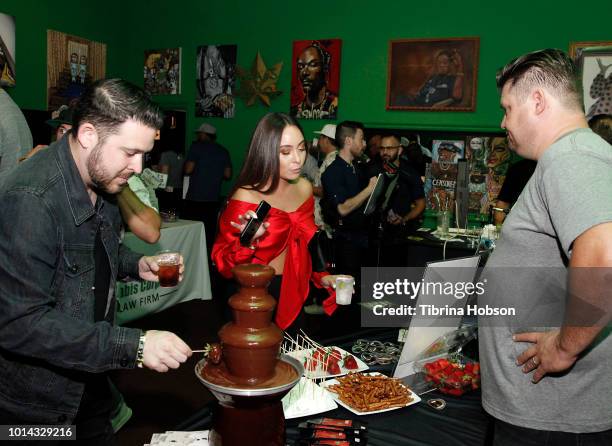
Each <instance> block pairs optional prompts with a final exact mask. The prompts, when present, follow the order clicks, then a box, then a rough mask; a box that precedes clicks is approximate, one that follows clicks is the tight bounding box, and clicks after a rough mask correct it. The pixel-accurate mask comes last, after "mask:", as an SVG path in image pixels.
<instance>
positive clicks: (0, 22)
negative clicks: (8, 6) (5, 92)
mask: <svg viewBox="0 0 612 446" xmlns="http://www.w3.org/2000/svg"><path fill="white" fill-rule="evenodd" d="M14 86H15V17H13V16H10V15H8V14H3V13H1V12H0V87H14Z"/></svg>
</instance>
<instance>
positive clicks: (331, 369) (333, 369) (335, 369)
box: [327, 362, 342, 375]
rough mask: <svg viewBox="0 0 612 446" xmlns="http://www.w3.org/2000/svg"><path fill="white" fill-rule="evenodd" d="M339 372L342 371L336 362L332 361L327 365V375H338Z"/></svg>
mask: <svg viewBox="0 0 612 446" xmlns="http://www.w3.org/2000/svg"><path fill="white" fill-rule="evenodd" d="M340 373H342V372H341V371H340V366H339V365H338V363H337V362H332V363H331V364H329V365H328V366H327V374H328V375H339V374H340Z"/></svg>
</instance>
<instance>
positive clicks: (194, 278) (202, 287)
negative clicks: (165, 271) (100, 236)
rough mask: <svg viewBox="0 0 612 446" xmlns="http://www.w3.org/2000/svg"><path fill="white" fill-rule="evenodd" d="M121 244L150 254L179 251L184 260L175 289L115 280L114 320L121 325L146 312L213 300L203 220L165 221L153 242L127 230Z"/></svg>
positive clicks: (153, 283) (149, 283) (146, 282)
mask: <svg viewBox="0 0 612 446" xmlns="http://www.w3.org/2000/svg"><path fill="white" fill-rule="evenodd" d="M123 243H124V244H125V245H126V246H127V247H129V248H130V249H132V250H133V251H135V252H139V253H142V254H144V255H153V254H155V253H156V252H158V251H161V250H164V249H171V250H178V251H180V252H181V254H182V255H183V258H184V261H185V273H184V275H183V281H182V282H181V283H179V285H178V286H177V287H174V288H161V287H160V286H159V283H158V282H148V281H145V280H138V281H134V280H132V281H129V282H123V281H121V282H117V287H116V290H115V292H116V296H117V323H118V324H124V323H127V322H130V321H133V320H135V319H138V318H140V317H142V316H144V315H145V314H149V313H156V312H158V311H162V310H164V309H166V308H169V307H171V306H173V305H176V304H178V303H180V302H186V301H189V300H192V299H202V300H208V299H212V293H211V288H210V273H209V271H208V258H207V251H206V236H205V232H204V225H203V224H202V222H199V221H198V222H196V221H190V220H177V221H175V222H169V223H166V222H164V223H163V224H162V229H161V237H160V238H159V241H158V242H157V243H154V244H149V243H147V242H144V241H142V240H140V239H139V238H138V237H136V236H135V235H134V234H133V233H131V232H126V234H125V237H124V239H123Z"/></svg>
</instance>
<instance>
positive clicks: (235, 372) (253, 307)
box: [196, 264, 304, 446]
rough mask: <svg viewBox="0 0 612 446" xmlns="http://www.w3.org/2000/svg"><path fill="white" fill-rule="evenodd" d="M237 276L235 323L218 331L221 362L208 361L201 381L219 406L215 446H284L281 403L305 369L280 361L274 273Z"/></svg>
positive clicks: (201, 365) (260, 268)
mask: <svg viewBox="0 0 612 446" xmlns="http://www.w3.org/2000/svg"><path fill="white" fill-rule="evenodd" d="M232 272H233V273H234V277H235V278H236V280H237V281H238V283H239V284H240V290H239V291H238V293H236V294H235V295H233V296H232V297H231V298H230V300H229V305H230V307H231V308H232V317H233V322H229V323H227V324H225V325H224V326H223V328H221V330H220V331H219V338H220V339H221V347H222V360H221V362H220V363H219V364H213V363H212V362H211V361H209V360H207V359H203V360H201V361H200V362H198V364H197V365H196V375H197V377H198V379H200V381H202V383H203V384H204V385H205V386H206V387H208V388H209V389H210V391H211V392H212V393H213V395H215V397H216V398H217V400H218V401H219V406H218V407H217V409H216V410H215V415H214V417H213V429H212V431H211V435H210V444H211V445H213V446H234V445H235V446H238V445H241V446H242V445H247V444H248V445H250V446H259V445H261V446H264V445H265V446H276V445H278V446H283V445H284V444H285V442H284V420H285V418H284V415H283V408H282V404H281V399H282V398H283V396H284V395H285V394H287V392H289V390H291V388H292V387H293V386H295V385H296V384H297V383H298V381H299V380H300V377H301V375H302V373H303V372H304V367H303V366H302V364H301V363H300V362H299V361H298V360H296V359H295V358H292V357H289V356H286V355H283V356H282V357H281V358H280V359H279V351H280V344H281V341H282V339H283V332H282V331H281V330H280V329H279V328H278V327H277V326H276V325H274V324H273V323H272V313H273V311H274V307H275V306H276V301H275V300H274V298H273V297H272V296H270V295H269V294H268V292H267V286H268V284H269V283H270V281H271V280H272V278H273V277H274V269H272V268H271V267H269V266H266V265H257V264H247V265H238V266H236V267H235V268H234V269H233V270H232Z"/></svg>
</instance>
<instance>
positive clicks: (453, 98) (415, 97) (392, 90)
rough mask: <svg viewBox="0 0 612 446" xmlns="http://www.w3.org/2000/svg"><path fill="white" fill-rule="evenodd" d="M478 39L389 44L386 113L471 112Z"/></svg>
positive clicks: (474, 107)
mask: <svg viewBox="0 0 612 446" xmlns="http://www.w3.org/2000/svg"><path fill="white" fill-rule="evenodd" d="M479 48H480V39H479V38H478V37H458V38H443V39H403V40H392V41H390V42H389V60H388V74H387V110H430V111H474V110H475V109H476V86H477V77H478V54H479Z"/></svg>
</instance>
